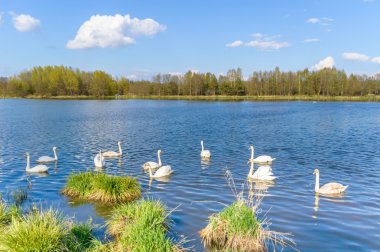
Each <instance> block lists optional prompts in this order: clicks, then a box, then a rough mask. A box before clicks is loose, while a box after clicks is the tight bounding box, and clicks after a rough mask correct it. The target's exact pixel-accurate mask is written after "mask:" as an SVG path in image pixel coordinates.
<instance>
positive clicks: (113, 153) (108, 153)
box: [102, 141, 123, 157]
mask: <svg viewBox="0 0 380 252" xmlns="http://www.w3.org/2000/svg"><path fill="white" fill-rule="evenodd" d="M117 145H118V146H119V152H116V151H106V152H103V153H102V154H103V157H121V156H122V155H123V150H122V149H121V141H119V142H117Z"/></svg>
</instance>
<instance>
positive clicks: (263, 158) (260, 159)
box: [249, 145, 275, 164]
mask: <svg viewBox="0 0 380 252" xmlns="http://www.w3.org/2000/svg"><path fill="white" fill-rule="evenodd" d="M249 148H250V149H251V160H253V162H255V163H258V164H271V163H272V161H274V160H275V158H272V157H271V156H266V155H263V156H258V157H257V158H254V151H255V148H254V147H253V146H252V145H251V146H250V147H249Z"/></svg>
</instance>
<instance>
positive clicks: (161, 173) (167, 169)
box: [143, 150, 173, 178]
mask: <svg viewBox="0 0 380 252" xmlns="http://www.w3.org/2000/svg"><path fill="white" fill-rule="evenodd" d="M162 153H163V152H162V151H161V150H158V151H157V160H158V163H156V162H153V161H149V162H146V163H145V164H143V168H144V170H148V171H149V176H150V177H151V178H162V177H167V176H169V175H170V174H172V173H173V170H172V167H171V166H170V165H164V166H163V165H162V162H161V154H162ZM154 169H158V170H157V171H156V172H155V173H153V170H154Z"/></svg>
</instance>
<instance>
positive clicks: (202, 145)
mask: <svg viewBox="0 0 380 252" xmlns="http://www.w3.org/2000/svg"><path fill="white" fill-rule="evenodd" d="M201 145H202V151H204V147H203V141H202V142H201Z"/></svg>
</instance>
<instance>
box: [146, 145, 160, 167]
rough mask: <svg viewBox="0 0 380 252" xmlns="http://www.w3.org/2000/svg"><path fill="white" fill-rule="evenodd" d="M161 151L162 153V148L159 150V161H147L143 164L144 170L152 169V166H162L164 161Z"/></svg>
mask: <svg viewBox="0 0 380 252" xmlns="http://www.w3.org/2000/svg"><path fill="white" fill-rule="evenodd" d="M161 153H162V151H161V150H158V151H157V159H158V163H156V162H152V161H149V162H146V163H145V164H143V168H144V170H146V169H150V168H152V169H157V168H160V167H161V166H162V163H161Z"/></svg>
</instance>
